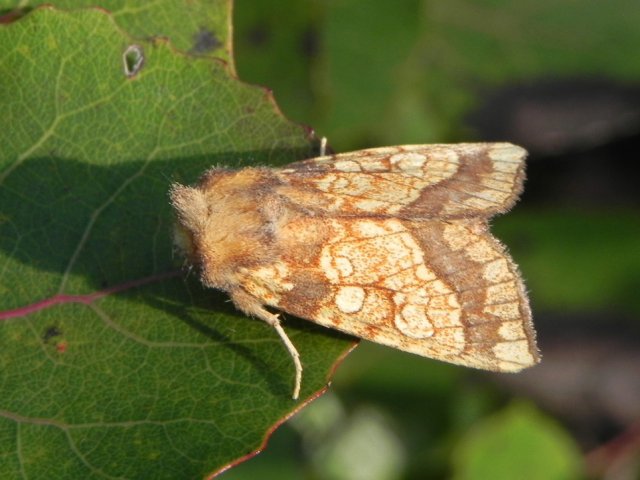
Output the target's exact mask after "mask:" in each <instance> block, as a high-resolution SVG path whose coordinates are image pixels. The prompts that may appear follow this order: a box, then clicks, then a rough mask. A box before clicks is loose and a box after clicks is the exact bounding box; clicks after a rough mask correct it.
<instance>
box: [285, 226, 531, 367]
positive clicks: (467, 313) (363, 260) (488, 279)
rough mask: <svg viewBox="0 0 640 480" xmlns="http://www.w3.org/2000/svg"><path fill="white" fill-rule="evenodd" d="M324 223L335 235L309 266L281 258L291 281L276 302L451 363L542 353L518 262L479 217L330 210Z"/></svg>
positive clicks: (506, 363)
mask: <svg viewBox="0 0 640 480" xmlns="http://www.w3.org/2000/svg"><path fill="white" fill-rule="evenodd" d="M306 221H307V222H311V223H316V224H319V223H322V222H323V221H321V220H306ZM309 228H311V227H310V226H309ZM322 229H323V231H324V232H325V235H326V236H327V237H330V238H332V239H334V241H333V242H324V243H322V242H318V243H317V244H315V245H310V249H308V250H307V252H309V255H308V256H307V257H306V259H307V262H306V264H305V265H302V264H301V263H300V261H301V259H302V257H300V258H293V257H285V258H284V263H285V265H287V269H288V271H290V272H292V276H290V277H288V280H289V281H290V285H292V288H291V289H290V290H288V291H286V292H283V293H282V295H281V296H280V297H279V299H278V301H277V302H276V303H275V304H274V306H277V307H278V308H282V309H283V310H285V311H287V312H289V313H291V314H294V315H296V316H300V317H303V318H308V319H311V320H313V321H314V322H317V323H320V324H322V325H325V326H327V327H331V328H337V329H339V330H342V331H344V332H346V333H350V334H353V335H356V336H359V337H362V338H365V339H370V340H372V341H375V342H378V343H382V344H385V345H389V346H392V347H395V348H398V349H401V350H405V351H409V352H412V353H417V354H419V355H423V356H426V357H431V358H436V359H440V360H444V361H448V362H451V363H456V364H461V365H466V366H471V367H476V368H482V369H488V370H496V371H518V370H520V369H522V368H525V367H527V366H530V365H533V364H535V363H537V362H538V354H537V349H536V346H535V338H534V333H533V329H532V327H531V315H530V311H529V306H528V302H527V299H526V296H525V293H524V287H523V285H522V282H521V280H520V278H519V275H518V272H517V270H516V267H515V265H514V264H513V262H512V261H511V259H510V258H509V257H508V256H507V254H506V253H505V251H504V248H503V247H502V246H501V245H500V244H499V243H498V242H497V241H496V240H495V239H494V238H493V237H491V236H490V235H489V234H488V233H487V232H486V227H485V226H484V225H482V224H481V223H478V222H474V221H463V220H461V221H453V222H440V221H413V222H407V221H400V220H396V219H354V220H350V221H347V220H338V219H333V220H330V221H326V220H325V221H324V223H323V225H322Z"/></svg>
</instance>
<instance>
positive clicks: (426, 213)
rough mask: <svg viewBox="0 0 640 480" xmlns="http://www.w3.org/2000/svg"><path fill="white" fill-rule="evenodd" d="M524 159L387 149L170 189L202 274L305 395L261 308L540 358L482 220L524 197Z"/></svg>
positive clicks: (527, 361) (397, 340)
mask: <svg viewBox="0 0 640 480" xmlns="http://www.w3.org/2000/svg"><path fill="white" fill-rule="evenodd" d="M525 156H526V152H525V151H524V150H523V149H522V148H520V147H517V146H515V145H511V144H508V143H475V144H474V143H469V144H452V145H405V146H399V147H384V148H377V149H369V150H362V151H357V152H352V153H345V154H339V155H333V156H323V157H319V158H316V159H309V160H304V161H300V162H295V163H292V164H290V165H287V166H285V167H284V168H280V169H267V168H245V169H242V170H238V171H232V170H220V169H218V170H212V171H210V172H208V173H206V174H205V175H204V176H203V178H202V179H201V181H200V184H199V185H197V186H196V187H193V188H191V187H182V186H179V185H174V186H173V187H172V191H171V198H172V203H173V205H174V207H175V209H176V211H177V219H178V223H179V227H178V230H179V231H180V232H181V236H179V238H180V239H181V240H180V243H181V247H182V249H186V250H187V251H186V255H187V258H188V259H190V261H192V262H193V263H195V264H197V265H198V266H199V267H200V270H201V275H202V281H203V283H204V284H205V285H207V286H209V287H213V288H218V289H222V290H225V291H227V292H228V293H229V294H230V296H231V298H232V300H233V301H234V303H235V305H236V306H237V307H238V308H239V309H240V310H242V311H243V312H245V313H247V314H249V315H252V316H255V317H258V318H260V319H262V320H264V321H266V322H267V323H268V324H270V325H272V326H273V327H274V328H275V329H276V330H277V332H278V334H279V335H280V337H281V339H282V340H283V342H284V343H285V345H286V347H287V349H288V350H289V352H290V354H291V356H292V359H293V360H294V363H295V366H296V383H295V388H294V398H297V396H298V392H299V389H300V382H301V375H302V365H301V363H300V361H299V355H298V352H297V351H296V349H295V347H294V346H293V344H292V343H291V342H290V340H289V339H288V337H287V336H286V333H285V332H284V330H283V329H282V327H281V325H280V322H279V319H278V316H277V315H274V314H273V313H271V312H269V311H268V310H267V309H265V306H271V307H275V308H277V309H279V310H282V311H284V312H288V313H290V314H293V315H296V316H299V317H302V318H306V319H308V320H310V321H313V322H315V323H319V324H321V325H324V326H327V327H331V328H336V329H338V330H341V331H344V332H347V333H350V334H353V335H356V336H359V337H361V338H365V339H368V340H372V341H374V342H378V343H382V344H385V345H389V346H392V347H395V348H398V349H401V350H405V351H408V352H412V353H417V354H419V355H423V356H426V357H431V358H436V359H440V360H444V361H448V362H451V363H456V364H460V365H466V366H470V367H475V368H481V369H487V370H494V371H518V370H521V369H523V368H526V367H528V366H531V365H534V364H535V363H537V362H538V361H539V356H538V351H537V347H536V343H535V332H534V330H533V326H532V323H531V313H530V309H529V303H528V299H527V295H526V292H525V289H524V286H523V283H522V280H521V278H520V274H519V273H518V270H517V267H516V265H515V264H514V262H513V261H512V260H511V258H510V257H509V255H508V254H507V253H506V251H505V249H504V247H503V246H502V245H501V244H500V243H499V242H498V241H497V240H496V239H495V238H494V237H492V236H491V235H490V233H489V232H488V225H487V220H488V219H489V218H490V217H492V216H493V215H495V214H497V213H501V212H504V211H506V210H508V209H509V208H511V206H512V205H513V204H514V203H515V201H516V200H517V198H518V195H519V194H520V191H521V189H522V183H523V180H524V159H525ZM185 239H187V240H188V241H186V240H185Z"/></svg>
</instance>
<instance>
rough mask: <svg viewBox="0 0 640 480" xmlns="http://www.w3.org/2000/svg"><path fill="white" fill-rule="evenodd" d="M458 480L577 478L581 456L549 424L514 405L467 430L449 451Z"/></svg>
mask: <svg viewBox="0 0 640 480" xmlns="http://www.w3.org/2000/svg"><path fill="white" fill-rule="evenodd" d="M453 465H454V473H455V475H454V478H455V479H457V480H475V479H478V480H480V479H482V480H484V479H487V478H491V479H493V480H502V479H504V480H511V479H513V478H518V479H522V480H538V479H539V480H568V479H577V478H581V467H580V454H579V451H578V449H577V447H576V445H575V444H574V443H573V441H572V440H571V438H570V437H569V436H568V435H567V434H566V433H565V432H564V430H562V429H561V428H560V427H559V426H558V425H556V424H555V423H554V422H553V421H552V420H551V419H549V418H547V417H545V416H544V415H542V414H541V413H540V412H538V411H537V410H535V409H534V408H533V407H531V406H529V405H526V404H514V405H512V406H511V407H509V408H507V409H506V410H505V411H503V412H501V413H499V414H497V415H495V416H493V417H490V418H487V419H486V420H483V421H482V422H480V423H478V424H477V425H476V426H475V428H473V429H472V430H470V431H469V432H468V433H467V435H466V436H465V438H463V439H462V441H460V442H459V443H458V445H457V446H456V449H455V451H454V464H453Z"/></svg>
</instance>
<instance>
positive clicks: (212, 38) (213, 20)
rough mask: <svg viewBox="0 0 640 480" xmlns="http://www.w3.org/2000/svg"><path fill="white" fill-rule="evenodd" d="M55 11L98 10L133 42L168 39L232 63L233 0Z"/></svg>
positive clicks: (72, 3)
mask: <svg viewBox="0 0 640 480" xmlns="http://www.w3.org/2000/svg"><path fill="white" fill-rule="evenodd" d="M49 3H51V2H47V1H29V0H26V1H25V0H20V1H17V0H0V12H2V11H3V10H5V11H13V10H18V11H22V12H27V11H29V10H31V9H33V8H35V7H38V6H40V5H46V4H49ZM55 5H56V7H57V8H61V9H77V8H83V7H94V6H95V5H100V8H102V9H104V10H106V11H107V12H109V13H111V17H112V18H113V20H114V22H115V23H116V24H117V25H118V26H119V27H120V28H122V29H123V30H125V31H126V32H128V33H129V34H130V35H131V36H132V37H135V38H136V39H148V38H152V37H167V38H169V40H170V41H171V43H172V44H173V45H174V46H175V47H176V48H178V49H180V50H185V51H189V52H192V53H195V54H198V55H203V54H207V55H213V56H215V57H217V58H221V59H223V60H225V61H227V62H231V61H232V53H231V28H230V27H229V25H230V24H229V21H228V20H229V17H230V16H231V6H232V0H214V1H205V0H190V1H188V2H184V1H180V0H155V1H153V2H139V1H135V0H105V1H101V2H99V3H98V4H96V2H94V1H91V0H58V1H56V2H55Z"/></svg>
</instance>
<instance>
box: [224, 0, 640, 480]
mask: <svg viewBox="0 0 640 480" xmlns="http://www.w3.org/2000/svg"><path fill="white" fill-rule="evenodd" d="M234 8H235V10H234V28H235V31H234V50H235V57H236V67H237V71H238V75H239V77H240V78H241V79H243V80H245V81H247V82H250V83H257V84H261V85H265V86H268V87H269V88H271V89H273V91H274V94H275V98H276V100H277V102H278V105H279V106H280V108H281V109H282V111H283V113H284V114H285V115H286V116H287V117H288V118H290V119H292V120H295V121H297V122H301V123H304V124H307V125H310V126H312V127H313V128H314V129H315V130H316V132H317V134H318V135H319V136H326V137H328V140H329V144H330V146H331V147H332V148H333V149H334V150H335V151H337V152H344V151H349V150H354V149H358V148H363V147H373V146H381V145H393V144H403V143H429V142H455V141H476V140H486V141H492V140H507V141H512V142H515V143H518V144H520V145H523V146H524V147H526V148H527V149H528V150H529V151H530V153H531V156H530V159H529V163H528V177H529V180H528V182H527V185H526V189H525V194H524V196H523V199H522V201H521V203H520V204H519V205H518V206H517V207H516V208H515V210H514V211H513V212H511V213H509V214H508V215H506V216H505V217H503V218H498V219H496V220H495V222H494V228H493V230H494V232H495V233H496V235H497V236H498V237H500V238H501V239H502V240H503V241H504V242H505V243H506V244H507V245H508V246H509V248H510V251H511V253H512V254H513V256H514V257H515V259H516V261H517V262H518V263H519V264H520V265H521V268H522V272H523V276H524V277H525V279H526V281H527V285H528V288H529V289H530V294H531V300H532V306H533V312H534V321H535V323H536V327H537V329H538V332H539V338H540V347H541V349H542V353H543V357H544V358H543V362H542V364H541V365H540V366H538V367H536V368H534V369H532V370H530V371H527V372H525V373H522V374H519V375H492V374H486V373H480V372H475V371H468V370H464V369H461V368H458V367H453V366H448V365H443V364H440V363H437V362H433V361H429V360H425V359H422V358H417V357H415V356H412V355H409V354H405V353H400V352H395V351H393V350H391V349H387V348H383V347H379V346H376V345H372V344H369V343H363V344H361V345H360V346H359V347H358V349H356V351H355V352H354V353H352V354H351V355H350V356H349V357H348V358H347V359H346V360H345V362H344V363H343V365H342V366H341V367H340V368H339V369H338V371H337V374H336V376H335V379H334V382H333V386H332V388H331V389H330V391H329V393H327V394H326V395H325V396H323V397H321V398H320V399H318V400H317V401H315V402H314V403H313V404H312V405H311V406H310V407H308V408H306V409H304V410H303V411H302V412H300V413H299V414H298V415H297V416H296V417H294V418H293V419H292V420H291V421H290V422H288V423H287V424H285V425H284V426H283V427H282V428H280V429H279V430H278V431H276V433H275V434H274V435H273V437H272V438H271V440H270V442H269V446H268V448H267V449H266V451H265V452H263V453H262V454H261V455H259V456H258V457H257V458H254V459H252V460H251V461H248V462H246V463H244V464H242V465H240V466H238V467H236V468H234V469H232V470H230V471H229V472H227V473H225V474H224V475H223V478H225V479H227V480H231V479H244V478H261V479H270V478H277V479H288V478H291V479H294V478H295V479H299V478H307V479H345V480H347V479H371V480H376V479H380V480H383V479H401V478H402V479H405V478H406V479H429V478H434V479H435V478H456V479H488V478H491V479H514V478H518V479H574V478H576V479H577V478H607V479H620V480H622V479H625V480H626V479H637V478H640V350H639V349H638V345H639V343H640V342H639V339H640V335H638V333H639V331H640V319H639V317H640V213H639V209H638V208H639V206H640V205H639V204H640V192H639V188H640V187H638V183H639V182H638V180H639V179H640V176H639V175H638V173H639V169H638V157H639V154H638V151H640V150H639V149H640V55H638V47H639V46H640V28H638V25H640V5H638V2H637V1H636V0H633V1H632V0H611V1H608V2H603V1H601V0H600V1H598V0H583V1H579V2H576V1H571V0H559V1H558V0H556V1H549V0H535V1H534V0H521V1H504V0H475V1H471V0H467V1H465V0H453V1H449V2H439V1H434V0H431V1H426V0H424V1H420V0H397V1H394V2H390V1H381V0H333V1H326V0H315V1H312V0H309V1H302V0H272V1H270V2H256V1H249V0H237V1H236V2H235V7H234Z"/></svg>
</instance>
